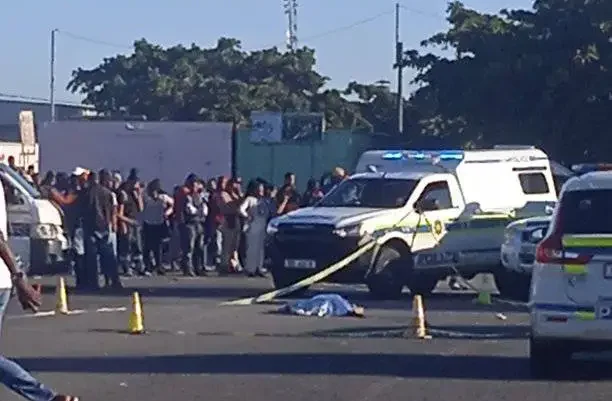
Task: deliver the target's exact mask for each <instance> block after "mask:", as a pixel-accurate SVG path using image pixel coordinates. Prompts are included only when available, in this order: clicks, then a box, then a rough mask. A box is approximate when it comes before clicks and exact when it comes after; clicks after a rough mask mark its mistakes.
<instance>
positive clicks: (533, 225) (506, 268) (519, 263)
mask: <svg viewBox="0 0 612 401" xmlns="http://www.w3.org/2000/svg"><path fill="white" fill-rule="evenodd" d="M550 221H551V217H550V216H543V217H531V218H527V219H521V220H517V221H514V222H512V223H510V224H508V226H506V230H505V231H504V242H503V243H502V246H501V251H500V259H501V262H502V266H503V270H502V271H501V272H500V274H496V275H495V284H496V286H497V289H498V290H499V292H500V294H501V295H502V296H504V297H508V298H511V299H515V300H519V301H527V300H528V298H529V286H530V284H531V272H532V268H533V264H534V263H535V254H536V246H537V244H538V243H539V242H540V241H541V240H542V239H543V238H544V236H545V234H546V232H547V231H548V226H549V225H550Z"/></svg>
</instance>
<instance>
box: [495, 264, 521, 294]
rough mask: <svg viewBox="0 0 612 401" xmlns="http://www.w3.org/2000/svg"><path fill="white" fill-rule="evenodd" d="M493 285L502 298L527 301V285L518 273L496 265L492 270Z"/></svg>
mask: <svg viewBox="0 0 612 401" xmlns="http://www.w3.org/2000/svg"><path fill="white" fill-rule="evenodd" d="M493 276H494V277H495V287H497V291H499V295H501V297H502V298H506V299H510V300H513V301H527V300H528V298H529V285H528V284H527V285H526V284H525V280H524V279H523V277H521V275H520V274H518V273H515V272H511V271H508V270H506V269H505V268H504V267H503V266H501V265H500V266H497V268H496V269H495V271H494V272H493Z"/></svg>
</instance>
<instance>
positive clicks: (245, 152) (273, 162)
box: [235, 129, 384, 190]
mask: <svg viewBox="0 0 612 401" xmlns="http://www.w3.org/2000/svg"><path fill="white" fill-rule="evenodd" d="M323 138H324V139H323V141H320V142H310V143H280V144H264V143H262V144H259V143H252V142H251V140H250V130H248V129H244V130H239V131H238V132H237V133H236V158H235V163H236V170H237V173H238V175H239V176H241V177H242V178H243V179H244V180H245V181H247V180H251V179H255V178H263V179H265V180H267V181H269V182H273V183H274V184H276V185H280V184H282V182H283V176H284V174H285V173H286V172H289V171H290V172H293V173H295V174H296V176H297V178H298V182H297V185H298V187H299V188H300V189H301V190H303V189H304V188H305V186H306V182H307V181H308V179H309V178H316V179H319V178H320V177H321V176H322V175H323V174H324V173H329V172H330V171H331V170H332V169H333V168H334V167H336V166H340V167H343V168H345V169H346V170H348V171H351V170H352V169H353V168H354V167H355V165H356V164H357V160H358V158H359V156H360V155H361V154H362V153H363V152H364V151H366V150H369V149H375V148H379V147H380V146H381V143H380V141H379V138H378V136H376V135H372V134H369V133H359V132H351V131H350V130H330V131H327V132H325V134H324V137H323ZM383 146H384V145H383Z"/></svg>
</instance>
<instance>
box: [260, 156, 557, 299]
mask: <svg viewBox="0 0 612 401" xmlns="http://www.w3.org/2000/svg"><path fill="white" fill-rule="evenodd" d="M555 200H556V192H555V189H554V182H553V178H552V175H551V172H550V165H549V161H548V157H547V156H546V154H545V153H544V152H542V151H541V150H538V149H535V148H533V147H523V146H499V147H496V148H495V149H491V150H470V151H463V150H448V151H436V150H432V151H417V150H399V151H395V150H394V151H385V150H375V151H368V152H365V153H364V154H363V155H362V156H361V157H360V159H359V162H358V164H357V168H356V173H355V174H354V175H352V176H351V177H349V178H348V179H346V180H344V181H343V182H341V183H340V184H339V185H337V186H336V187H335V188H334V189H333V190H332V191H331V192H330V193H328V194H327V195H326V196H325V197H324V198H323V199H322V200H321V201H320V202H319V203H317V204H316V205H315V206H314V207H309V208H304V209H299V210H296V211H293V212H291V213H288V214H286V215H283V216H280V217H277V218H275V219H272V220H271V221H270V223H269V225H268V227H267V232H268V234H269V241H268V245H267V248H266V262H265V263H266V265H267V267H268V268H269V270H270V271H271V273H272V276H273V279H274V284H275V286H276V287H277V288H280V287H285V286H287V285H290V284H292V283H294V282H296V281H298V280H300V279H303V278H305V277H307V276H310V275H313V274H315V273H316V272H318V271H320V270H322V269H325V268H326V267H328V266H329V265H331V264H333V263H335V262H338V261H340V260H342V259H343V258H344V257H346V256H347V255H349V254H351V253H352V252H355V251H356V250H357V249H358V248H360V247H361V246H363V245H364V244H367V243H369V242H371V241H372V240H374V239H376V244H377V245H376V246H375V247H374V248H373V250H371V251H370V252H367V253H365V254H364V255H362V256H361V257H359V258H358V259H357V260H356V261H354V262H353V263H351V264H350V265H349V266H348V267H346V268H344V269H342V270H340V271H338V272H337V273H334V274H333V275H331V276H330V277H328V280H330V281H336V282H342V283H365V284H367V286H368V288H369V290H370V292H371V293H372V294H374V295H375V296H376V297H379V298H396V297H398V296H399V295H400V294H401V292H402V290H403V288H404V287H405V286H407V287H409V288H410V290H411V291H412V292H414V293H419V294H423V295H426V294H429V293H431V292H432V291H433V289H434V288H435V286H436V284H437V283H438V281H439V280H441V279H444V278H445V277H447V276H448V275H449V274H452V273H453V272H454V269H457V270H458V271H459V272H460V273H461V274H462V275H464V277H466V278H471V277H474V276H475V275H476V274H478V273H482V272H499V271H500V261H499V249H500V245H501V243H502V239H503V233H504V227H505V226H506V225H507V224H508V222H509V221H512V220H513V219H517V218H524V217H528V216H533V215H541V214H543V213H544V209H545V205H547V204H550V203H551V202H554V201H555Z"/></svg>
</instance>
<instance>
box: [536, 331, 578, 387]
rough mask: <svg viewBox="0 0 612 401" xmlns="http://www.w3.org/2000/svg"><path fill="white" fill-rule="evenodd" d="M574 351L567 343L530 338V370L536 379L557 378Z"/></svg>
mask: <svg viewBox="0 0 612 401" xmlns="http://www.w3.org/2000/svg"><path fill="white" fill-rule="evenodd" d="M571 358H572V351H571V350H570V349H568V348H567V346H566V344H562V343H560V342H553V341H538V340H535V339H534V338H532V337H530V338H529V372H530V375H531V377H532V378H534V379H555V378H557V376H559V375H560V373H562V372H563V369H564V368H566V367H567V366H568V364H569V362H570V360H571Z"/></svg>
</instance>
